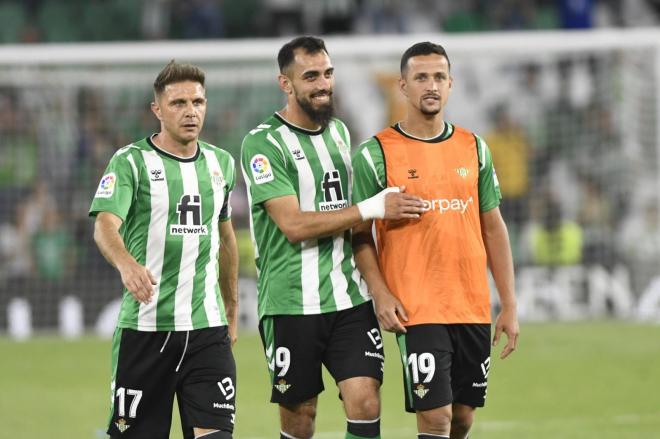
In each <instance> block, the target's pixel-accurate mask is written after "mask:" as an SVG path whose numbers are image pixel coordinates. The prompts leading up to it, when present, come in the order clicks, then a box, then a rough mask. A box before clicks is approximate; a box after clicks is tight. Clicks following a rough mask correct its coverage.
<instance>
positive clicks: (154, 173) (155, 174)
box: [149, 169, 165, 181]
mask: <svg viewBox="0 0 660 439" xmlns="http://www.w3.org/2000/svg"><path fill="white" fill-rule="evenodd" d="M149 173H150V174H151V181H165V177H161V174H162V173H163V170H162V169H152V170H151V171H149Z"/></svg>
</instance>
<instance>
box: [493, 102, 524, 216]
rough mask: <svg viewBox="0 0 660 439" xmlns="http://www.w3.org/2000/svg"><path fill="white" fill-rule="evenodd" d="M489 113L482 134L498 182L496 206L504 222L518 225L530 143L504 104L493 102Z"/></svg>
mask: <svg viewBox="0 0 660 439" xmlns="http://www.w3.org/2000/svg"><path fill="white" fill-rule="evenodd" d="M491 117H492V121H493V129H492V131H490V132H488V133H486V135H485V136H484V138H485V140H486V143H487V144H488V146H489V147H490V151H491V153H492V155H493V164H494V165H495V171H496V172H497V178H498V180H499V182H500V190H501V191H502V203H501V204H500V209H501V211H502V216H503V217H504V219H505V220H507V224H511V223H513V224H515V225H516V226H518V227H520V225H521V224H522V223H523V221H524V220H525V218H526V216H527V211H528V208H527V194H528V191H529V156H530V146H529V143H528V141H527V138H526V137H525V133H524V132H523V130H522V129H521V128H520V126H519V125H518V124H517V123H515V122H514V121H513V120H512V119H511V115H510V114H509V109H508V107H507V106H506V104H504V103H500V104H497V105H496V106H495V108H494V109H493V110H492V114H491Z"/></svg>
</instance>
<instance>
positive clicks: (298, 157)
mask: <svg viewBox="0 0 660 439" xmlns="http://www.w3.org/2000/svg"><path fill="white" fill-rule="evenodd" d="M291 154H293V158H295V159H296V160H304V159H305V154H303V152H302V150H300V149H294V150H293V151H291Z"/></svg>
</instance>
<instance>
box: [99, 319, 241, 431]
mask: <svg viewBox="0 0 660 439" xmlns="http://www.w3.org/2000/svg"><path fill="white" fill-rule="evenodd" d="M112 372H113V380H112V385H111V390H112V397H111V400H112V404H111V413H110V420H109V426H108V434H109V435H110V436H112V437H113V438H114V437H121V438H141V439H144V438H149V439H160V438H162V439H166V438H169V435H170V425H171V423H172V408H173V403H174V395H175V394H176V397H177V402H178V404H179V412H180V415H181V424H182V427H183V435H184V438H186V439H188V438H193V437H194V434H193V427H197V428H208V429H216V430H223V431H228V432H230V433H231V432H233V430H234V416H235V411H236V410H235V402H236V364H235V363H234V357H233V355H232V352H231V342H230V340H229V336H228V330H227V327H226V326H220V327H213V328H206V329H197V330H193V331H179V332H143V331H134V330H132V329H122V328H117V330H116V331H115V336H114V338H113V342H112Z"/></svg>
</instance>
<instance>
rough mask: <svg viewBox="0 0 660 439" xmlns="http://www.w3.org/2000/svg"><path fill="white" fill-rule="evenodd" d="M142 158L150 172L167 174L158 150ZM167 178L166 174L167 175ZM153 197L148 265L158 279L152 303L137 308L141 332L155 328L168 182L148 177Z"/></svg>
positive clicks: (148, 236) (148, 238) (165, 222)
mask: <svg viewBox="0 0 660 439" xmlns="http://www.w3.org/2000/svg"><path fill="white" fill-rule="evenodd" d="M142 158H143V159H144V163H145V166H146V167H147V175H150V173H151V171H152V170H159V171H162V172H163V174H165V166H164V165H163V160H162V159H161V158H160V156H159V155H158V153H157V152H156V151H142ZM164 177H165V178H167V176H166V175H164ZM149 191H150V199H151V219H150V220H149V234H148V235H147V254H146V267H147V269H148V270H149V271H150V272H151V274H152V275H153V276H154V279H156V282H157V284H156V285H154V295H153V297H152V298H151V302H150V303H149V304H144V303H141V304H140V310H139V311H138V325H137V326H138V327H137V329H138V331H155V330H156V329H157V328H156V306H157V305H158V296H159V295H160V283H161V281H162V274H163V258H164V255H165V236H166V233H167V232H166V231H167V215H168V212H169V210H170V197H169V192H168V190H167V182H166V181H151V179H149Z"/></svg>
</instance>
